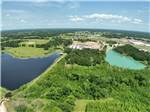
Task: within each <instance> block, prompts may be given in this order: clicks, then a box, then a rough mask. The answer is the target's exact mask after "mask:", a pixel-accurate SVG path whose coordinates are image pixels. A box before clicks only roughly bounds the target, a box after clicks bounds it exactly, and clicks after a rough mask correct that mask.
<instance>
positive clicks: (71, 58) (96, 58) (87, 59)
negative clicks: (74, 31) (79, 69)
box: [65, 48, 105, 66]
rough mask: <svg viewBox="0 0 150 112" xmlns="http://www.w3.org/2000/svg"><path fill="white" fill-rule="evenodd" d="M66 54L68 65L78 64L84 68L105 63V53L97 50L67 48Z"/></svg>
mask: <svg viewBox="0 0 150 112" xmlns="http://www.w3.org/2000/svg"><path fill="white" fill-rule="evenodd" d="M65 52H66V53H67V54H68V55H67V56H66V57H65V59H66V63H67V64H78V65H82V66H95V65H96V64H100V63H102V62H104V55H105V53H104V52H103V51H99V50H95V49H82V50H79V49H70V48H66V49H65Z"/></svg>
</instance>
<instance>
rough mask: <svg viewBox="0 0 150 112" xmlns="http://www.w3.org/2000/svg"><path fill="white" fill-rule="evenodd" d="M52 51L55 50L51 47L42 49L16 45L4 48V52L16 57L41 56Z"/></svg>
mask: <svg viewBox="0 0 150 112" xmlns="http://www.w3.org/2000/svg"><path fill="white" fill-rule="evenodd" d="M54 51H55V50H54V49H53V48H52V49H49V50H44V49H43V48H35V47H17V48H6V49H5V52H7V53H10V54H12V55H13V56H15V57H18V58H30V57H42V56H46V55H48V54H50V53H52V52H54Z"/></svg>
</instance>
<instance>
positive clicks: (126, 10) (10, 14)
mask: <svg viewBox="0 0 150 112" xmlns="http://www.w3.org/2000/svg"><path fill="white" fill-rule="evenodd" d="M1 6H2V9H1V10H2V13H1V15H2V18H1V20H2V21H1V22H2V30H13V29H32V28H34V29H36V28H95V29H118V30H132V31H144V32H150V2H148V1H139V2H138V1H128V0H127V1H111V0H107V1H100V0H99V1H98V0H97V1H96V0H94V1H92V0H82V1H81V0H76V1H75V0H71V1H70V0H67V1H66V0H65V1H64V0H3V2H2V3H1Z"/></svg>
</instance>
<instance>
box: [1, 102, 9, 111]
mask: <svg viewBox="0 0 150 112" xmlns="http://www.w3.org/2000/svg"><path fill="white" fill-rule="evenodd" d="M5 102H7V101H5V100H3V101H1V103H0V112H8V110H7V108H6V106H5Z"/></svg>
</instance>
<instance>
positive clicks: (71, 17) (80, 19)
mask: <svg viewBox="0 0 150 112" xmlns="http://www.w3.org/2000/svg"><path fill="white" fill-rule="evenodd" d="M70 20H71V21H74V22H79V21H83V20H84V19H83V18H81V17H78V16H70Z"/></svg>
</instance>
